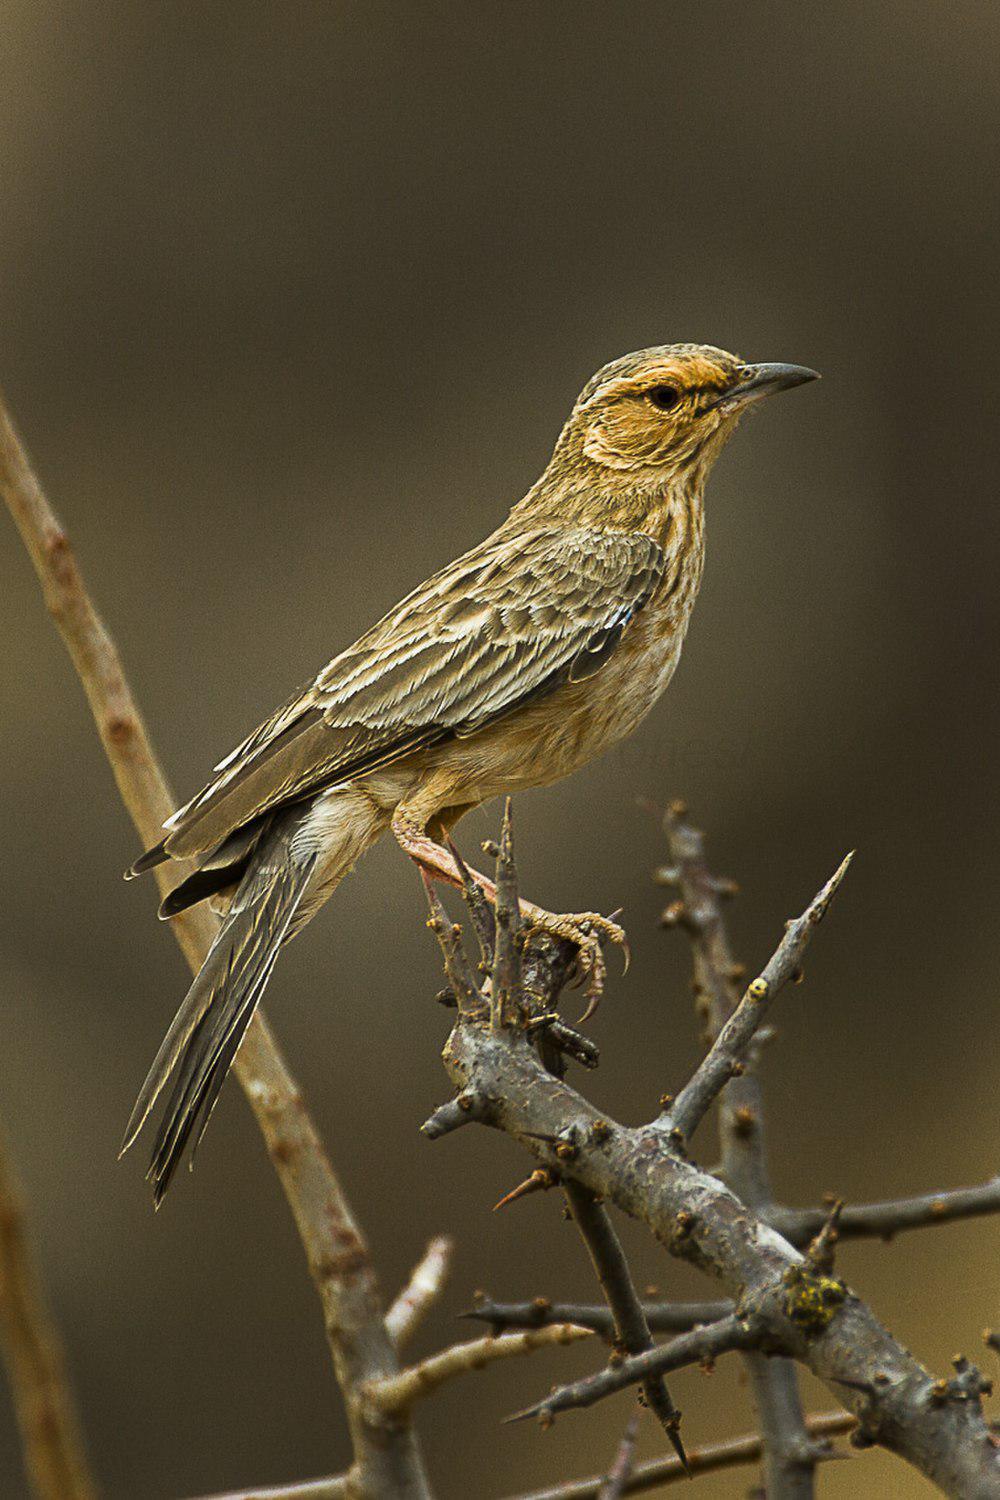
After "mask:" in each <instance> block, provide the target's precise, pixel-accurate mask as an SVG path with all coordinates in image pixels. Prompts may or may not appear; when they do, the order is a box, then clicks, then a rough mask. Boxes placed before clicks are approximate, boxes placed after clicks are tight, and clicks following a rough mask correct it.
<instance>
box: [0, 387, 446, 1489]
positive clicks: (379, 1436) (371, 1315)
mask: <svg viewBox="0 0 1000 1500" xmlns="http://www.w3.org/2000/svg"><path fill="white" fill-rule="evenodd" d="M0 493H2V495H3V498H4V500H5V502H6V504H7V506H8V508H9V510H10V512H11V514H12V516H13V518H14V521H15V523H16V525H17V527H18V530H19V531H20V533H21V537H22V539H23V541H24V544H25V547H26V548H27V550H28V553H29V555H30V557H31V560H32V562H33V564H34V566H35V571H36V572H37V574H38V577H39V581H40V583H41V585H42V590H43V593H44V595H45V601H46V603H47V605H48V608H49V611H50V613H51V614H52V616H53V618H54V620H55V622H56V625H57V627H58V629H59V632H60V634H61V636H62V638H63V642H64V644H65V646H66V649H67V650H68V652H69V654H70V657H71V659H72V661H73V665H74V666H75V668H76V670H77V674H78V676H79V678H80V681H81V683H82V684H83V687H84V690H85V692H86V694H87V698H88V700H89V703H90V707H91V710H92V712H93V715H94V720H95V722H96V724H97V729H98V732H99V734H100V737H101V742H102V744H103V745H104V749H105V753H106V754H107V757H108V760H109V762H110V764H111V768H112V770H113V771H114V775H115V779H116V781H117V783H118V789H119V791H120V793H121V796H122V800H123V801H124V803H125V806H126V807H127V808H128V811H129V813H130V814H131V816H132V821H133V822H134V823H135V825H136V828H137V829H138V831H139V834H140V837H141V838H142V840H143V842H144V843H145V844H147V845H148V844H152V843H154V842H155V841H156V839H157V838H158V837H159V834H160V829H161V825H162V824H163V822H164V819H165V818H167V817H168V816H169V814H170V813H171V811H172V810H173V807H174V800H173V797H172V796H171V793H170V790H169V788H168V786H167V783H166V780H165V779H164V776H163V772H162V771H161V770H160V767H159V764H158V762H157V759H156V756H155V754H154V751H153V747H152V744H151V743H150V739H149V735H148V733H147V730H146V727H145V724H144V723H143V720H142V716H141V715H140V713H139V709H138V707H137V705H136V702H135V700H134V698H133V696H132V693H131V690H130V688H129V686H128V682H127V680H126V677H125V671H124V668H123V666H122V662H121V659H120V657H119V655H118V652H117V649H116V647H115V644H114V642H113V641H112V639H111V637H110V635H109V634H108V631H107V629H106V628H105V626H104V625H103V623H102V621H101V619H100V618H99V616H98V614H97V612H96V610H95V608H94V606H93V604H92V602H91V599H90V596H89V594H88V593H87V590H86V587H85V585H84V582H83V577H82V575H81V573H80V569H79V567H78V565H77V562H76V559H75V557H74V555H73V550H72V547H71V546H70V542H69V538H68V537H67V535H66V533H65V531H64V530H63V528H62V526H61V525H60V523H59V521H58V520H57V518H56V516H55V515H54V513H53V511H52V509H51V507H50V506H49V504H48V501H47V500H46V498H45V496H44V494H43V493H42V490H41V487H40V485H39V483H38V480H37V479H36V477H35V475H34V473H33V472H32V469H31V467H30V464H29V462H28V459H27V456H26V454H25V452H24V450H23V448H22V447H21V445H20V442H19V441H18V438H17V434H16V433H15V431H14V427H13V425H12V423H11V421H10V418H9V416H8V414H7V412H6V410H5V408H4V407H3V404H2V402H0ZM175 873H176V872H175ZM157 874H158V876H160V877H162V879H161V889H162V888H163V887H164V885H165V882H166V880H167V879H168V878H169V877H168V876H167V875H166V873H165V867H164V868H162V869H161V870H159V871H158V872H157ZM172 926H173V930H174V936H175V937H176V938H177V941H178V942H179V944H180V946H181V948H182V949H183V951H184V955H185V957H186V958H187V960H188V962H189V964H190V965H191V968H192V969H193V970H195V971H196V970H197V969H198V968H199V966H200V964H201V961H202V959H203V958H204V956H205V954H206V952H207V951H208V947H209V944H210V943H211V940H212V937H213V935H214V932H215V926H216V924H215V919H214V918H213V917H212V915H211V913H209V912H208V911H206V910H205V909H204V908H203V907H198V908H196V909H192V910H190V911H187V912H185V913H183V914H182V915H181V916H180V917H177V918H175V919H174V921H173V923H172ZM234 1071H235V1072H236V1074H237V1076H238V1078H239V1080H240V1083H241V1084H242V1086H243V1090H244V1092H245V1093H246V1095H247V1098H248V1099H249V1101H250V1105H251V1108H252V1109H253V1112H254V1115H255V1116H256V1119H257V1124H258V1126H259V1127H260V1130H261V1134H262V1135H263V1137H264V1140H265V1143H266V1145H267V1148H268V1150H269V1152H270V1154H271V1159H272V1161H273V1162H274V1166H275V1170H276V1172H277V1173H278V1177H279V1179H280V1181H281V1185H282V1187H283V1188H284V1191H285V1196H286V1198H287V1199H288V1203H289V1206H290V1207H291V1210H292V1214H293V1216H294V1218H295V1223H296V1226H297V1228H298V1231H299V1236H300V1238H301V1240H302V1244H303V1247H304V1249H305V1252H306V1258H307V1260H308V1263H309V1269H310V1271H311V1273H312V1277H313V1280H314V1282H315V1284H316V1288H317V1291H318V1292H319V1296H320V1301H321V1303H322V1306H323V1316H324V1323H325V1326H326V1333H327V1338H328V1340H329V1343H330V1347H331V1351H332V1353H333V1359H334V1365H335V1368H336V1371H337V1377H338V1380H339V1381H340V1384H341V1387H342V1389H343V1391H344V1393H345V1396H346V1397H347V1402H346V1405H347V1411H348V1422H349V1425H350V1428H351V1439H352V1443H353V1445H354V1454H355V1460H356V1462H357V1464H358V1466H359V1469H360V1471H361V1475H362V1486H361V1493H366V1488H365V1487H367V1489H368V1490H370V1492H371V1493H372V1494H378V1495H380V1496H381V1495H385V1496H399V1497H406V1500H425V1497H427V1496H428V1495H429V1493H430V1492H429V1489H428V1487H427V1481H426V1478H425V1477H424V1472H423V1465H422V1462H421V1459H420V1456H419V1453H418V1450H417V1446H416V1440H415V1438H414V1435H413V1433H412V1430H411V1429H410V1428H409V1426H408V1425H407V1424H406V1423H405V1422H404V1423H399V1424H397V1425H395V1426H394V1427H392V1428H391V1429H390V1430H388V1431H386V1430H383V1429H373V1428H372V1427H371V1426H370V1425H369V1424H368V1423H367V1421H366V1420H365V1418H364V1416H363V1414H362V1412H361V1407H360V1403H358V1402H357V1401H354V1400H352V1399H351V1393H352V1392H353V1390H354V1389H355V1387H356V1386H357V1385H358V1384H359V1383H360V1382H361V1381H362V1380H365V1379H371V1378H373V1377H377V1376H383V1375H389V1374H394V1373H395V1372H396V1371H397V1370H398V1368H399V1365H398V1360H397V1358H396V1352H395V1350H394V1348H393V1346H392V1342H391V1340H390V1338H389V1335H388V1333H387V1332H386V1329H385V1325H384V1322H383V1316H382V1306H381V1302H380V1298H379V1293H378V1286H377V1282H376V1277H375V1270H374V1267H373V1265H372V1260H371V1256H370V1253H369V1250H368V1246H367V1244H366V1243H365V1240H364V1238H363V1236H362V1234H361V1231H360V1229H359V1228H358V1225H357V1223H356V1221H355V1219H354V1217H353V1214H352V1212H351V1209H350V1206H349V1204H348V1203H347V1200H346V1198H345V1196H344V1193H343V1190H342V1189H341V1186H340V1183H339V1181H338V1179H337V1177H336V1174H335V1173H334V1171H333V1168H332V1166H331V1165H330V1161H329V1159H328V1157H327V1155H326V1152H325V1150H324V1147H323V1144H322V1142H321V1141H320V1138H319V1135H318V1134H317V1131H316V1128H315V1126H314V1125H313V1123H312V1120H311V1119H310V1117H309V1115H308V1113H307V1112H306V1109H305V1106H304V1104H303V1101H302V1095H301V1093H300V1091H299V1088H298V1085H297V1084H296V1082H295V1080H294V1078H293V1077H292V1075H291V1073H290V1072H289V1070H288V1067H287V1065H286V1063H285V1061H284V1058H283V1057H282V1055H281V1052H280V1051H279V1049H278V1045H277V1043H276V1041H275V1039H274V1037H273V1035H272V1033H271V1031H270V1029H269V1027H268V1025H267V1022H266V1021H265V1019H264V1017H263V1015H262V1014H260V1013H258V1016H257V1017H256V1019H255V1020H253V1021H252V1022H251V1024H250V1026H249V1028H248V1030H247V1033H246V1037H245V1039H244V1041H243V1045H242V1047H241V1049H240V1051H239V1053H238V1054H237V1057H236V1061H235V1064H234Z"/></svg>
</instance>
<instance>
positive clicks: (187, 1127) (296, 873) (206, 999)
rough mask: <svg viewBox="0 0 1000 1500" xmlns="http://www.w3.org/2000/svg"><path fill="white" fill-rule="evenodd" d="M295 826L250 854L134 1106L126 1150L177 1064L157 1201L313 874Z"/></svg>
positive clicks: (155, 1165) (201, 1118)
mask: <svg viewBox="0 0 1000 1500" xmlns="http://www.w3.org/2000/svg"><path fill="white" fill-rule="evenodd" d="M292 831H293V829H290V828H288V827H287V826H286V827H285V828H284V829H282V830H281V832H280V833H279V834H277V835H276V836H275V837H274V838H271V839H268V840H266V841H265V842H264V844H263V845H262V846H261V847H260V848H259V850H258V851H257V852H256V854H255V856H254V857H253V858H252V859H251V861H250V866H249V868H248V869H247V871H246V874H245V875H244V876H243V879H242V881H241V882H240V885H239V888H238V890H237V891H236V894H235V896H234V898H233V903H232V906H231V908H230V911H229V913H228V915H227V917H226V919H225V921H224V922H223V925H222V927H221V928H220V930H219V933H218V936H217V937H216V939H215V942H214V943H213V944H212V947H211V949H210V950H209V953H208V956H207V957H206V959H205V962H204V963H203V964H202V967H201V969H200V971H199V973H198V975H197V977H196V978H195V981H194V983H193V984H192V986H191V988H190V990H189V991H188V994H187V996H186V998H185V1000H184V1002H183V1003H182V1005H181V1007H180V1010H179V1011H178V1012H177V1015H176V1016H175V1018H174V1021H173V1024H172V1025H171V1027H170V1030H169V1031H168V1032H167V1035H166V1037H165V1038H164V1040H163V1044H162V1046H161V1047H160V1050H159V1052H158V1053H157V1055H156V1059H155V1061H154V1063H153V1066H152V1067H151V1068H150V1070H149V1074H148V1075H147V1078H146V1081H145V1083H144V1084H143V1086H142V1089H141V1090H140V1092H139V1097H138V1099H137V1100H136V1104H135V1108H134V1109H133V1111H132V1116H131V1118H130V1120H129V1123H128V1128H127V1130H126V1133H125V1143H124V1145H123V1147H122V1150H123V1151H124V1150H126V1149H127V1148H128V1147H129V1146H130V1145H131V1144H132V1142H133V1141H134V1140H135V1138H136V1136H137V1135H138V1133H139V1131H140V1130H141V1128H142V1125H143V1123H144V1122H145V1120H146V1118H147V1117H148V1115H149V1113H150V1110H151V1109H152V1107H153V1105H154V1103H155V1102H156V1099H157V1097H158V1095H159V1094H160V1091H161V1090H162V1088H163V1087H164V1085H165V1084H166V1082H167V1080H168V1079H169V1077H170V1075H171V1074H172V1073H173V1071H174V1069H175V1068H176V1069H177V1076H176V1079H175V1082H174V1086H173V1089H172V1091H171V1094H170V1098H169V1100H168V1102H167V1105H166V1108H165V1110H164V1114H163V1119H162V1121H161V1123H160V1127H159V1130H158V1132H157V1136H156V1141H155V1144H154V1147H153V1154H152V1160H151V1162H150V1168H149V1172H148V1174H147V1175H148V1177H149V1178H150V1180H151V1181H152V1184H153V1197H154V1201H155V1202H156V1204H157V1205H159V1203H160V1200H161V1199H162V1197H163V1194H164V1193H165V1192H166V1190H167V1187H168V1186H169V1184H170V1180H171V1178H172V1177H173V1174H174V1172H175V1171H176V1168H177V1165H178V1162H179V1161H180V1159H181V1156H182V1155H183V1153H184V1148H185V1146H186V1145H187V1142H188V1140H189V1138H190V1136H191V1134H192V1132H195V1146H197V1144H198V1142H199V1141H200V1139H201V1137H202V1135H203V1134H204V1131H205V1126H206V1125H207V1123H208V1119H209V1117H210V1115H211V1113H212V1110H213V1108H214V1107H215V1103H216V1100H217V1098H218V1095H219V1091H220V1089H221V1088H222V1084H223V1082H224V1080H225V1077H226V1074H227V1073H228V1071H229V1068H230V1067H231V1065H232V1062H233V1059H234V1058H235V1056H236V1053H237V1051H238V1050H239V1046H240V1043H241V1042H242V1040H243V1037H244V1034H245V1032H246V1029H247V1027H248V1026H249V1024H250V1021H251V1019H252V1017H253V1014H254V1011H255V1010H256V1009H257V1006H258V1004H259V1002H260V998H261V995H262V994H263V992H264V987H265V985H266V984H267V981H268V979H269V978H270V976H271V970H272V968H273V967H274V961H275V959H276V957H277V954H278V950H279V948H280V947H281V944H282V942H283V941H284V939H285V937H286V935H287V933H288V929H289V927H290V925H291V923H292V920H293V918H294V916H295V913H296V911H297V910H298V907H299V904H300V902H301V900H302V897H303V895H304V893H305V889H306V886H307V884H308V881H309V877H310V875H311V874H312V870H313V867H314V865H315V862H316V856H315V854H312V855H309V856H308V857H307V858H299V857H296V856H295V855H294V854H293V852H292V849H291V836H290V835H291V832H292Z"/></svg>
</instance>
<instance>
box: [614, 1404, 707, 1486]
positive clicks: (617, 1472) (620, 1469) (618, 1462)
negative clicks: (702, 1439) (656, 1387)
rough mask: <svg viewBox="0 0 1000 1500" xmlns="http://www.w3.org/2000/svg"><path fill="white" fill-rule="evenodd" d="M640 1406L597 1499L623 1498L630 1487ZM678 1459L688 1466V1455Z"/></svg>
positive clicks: (620, 1444)
mask: <svg viewBox="0 0 1000 1500" xmlns="http://www.w3.org/2000/svg"><path fill="white" fill-rule="evenodd" d="M640 1411H641V1408H640V1407H636V1409H635V1411H634V1412H633V1413H632V1415H631V1416H630V1417H629V1419H628V1426H627V1427H626V1428H625V1431H624V1433H623V1434H622V1440H621V1442H620V1443H619V1445H618V1452H617V1454H616V1455H615V1461H614V1463H613V1464H612V1465H611V1468H610V1469H609V1470H608V1472H607V1475H606V1477H605V1480H604V1483H603V1484H602V1485H601V1488H600V1489H599V1490H598V1492H597V1500H621V1497H622V1496H623V1495H624V1494H625V1491H626V1489H627V1488H628V1482H629V1480H630V1479H631V1478H632V1474H633V1472H634V1470H635V1445H636V1442H637V1440H638V1437H639V1413H640ZM677 1461H678V1463H680V1464H681V1465H682V1467H683V1468H684V1469H687V1468H688V1462H687V1456H686V1455H685V1457H684V1458H683V1459H681V1456H680V1454H678V1455H677Z"/></svg>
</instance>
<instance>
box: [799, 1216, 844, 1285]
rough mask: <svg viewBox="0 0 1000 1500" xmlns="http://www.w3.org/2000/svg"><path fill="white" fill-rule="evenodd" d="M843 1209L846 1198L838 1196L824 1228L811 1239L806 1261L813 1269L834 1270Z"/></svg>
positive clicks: (823, 1271)
mask: <svg viewBox="0 0 1000 1500" xmlns="http://www.w3.org/2000/svg"><path fill="white" fill-rule="evenodd" d="M843 1211H844V1200H843V1198H837V1199H836V1200H835V1201H834V1202H833V1203H832V1204H831V1205H830V1212H829V1213H828V1214H827V1216H826V1222H825V1223H824V1225H823V1227H822V1229H821V1230H820V1231H819V1233H818V1234H817V1235H816V1236H815V1237H814V1238H813V1239H812V1240H811V1241H810V1243H809V1245H808V1247H807V1249H806V1261H807V1262H808V1264H809V1266H810V1267H811V1269H812V1270H813V1271H819V1272H822V1273H823V1274H825V1275H829V1273H830V1272H831V1271H832V1270H833V1257H834V1247H835V1246H836V1243H837V1240H838V1239H839V1238H840V1236H839V1234H838V1231H837V1225H838V1223H839V1222H840V1216H841V1214H842V1213H843Z"/></svg>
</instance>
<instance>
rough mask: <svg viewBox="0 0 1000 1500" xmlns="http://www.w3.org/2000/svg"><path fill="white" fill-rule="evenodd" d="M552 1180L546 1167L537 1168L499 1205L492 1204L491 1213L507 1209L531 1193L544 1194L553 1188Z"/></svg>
mask: <svg viewBox="0 0 1000 1500" xmlns="http://www.w3.org/2000/svg"><path fill="white" fill-rule="evenodd" d="M554 1180H555V1179H554V1178H553V1176H552V1173H551V1172H550V1171H549V1170H548V1169H547V1168H546V1167H538V1168H537V1170H536V1171H534V1172H532V1174H531V1176H530V1177H526V1178H525V1179H524V1181H523V1182H519V1183H518V1185H517V1187H516V1188H513V1189H512V1190H511V1191H510V1192H509V1193H507V1194H505V1195H504V1197H503V1198H501V1199H500V1201H499V1203H494V1205H493V1212H494V1213H496V1212H497V1211H498V1210H499V1209H501V1208H507V1206H508V1205H509V1204H511V1203H516V1202H517V1200H518V1199H519V1198H527V1197H528V1196H529V1195H530V1194H531V1193H544V1192H546V1191H547V1190H548V1189H549V1188H550V1187H552V1186H553V1183H554Z"/></svg>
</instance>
